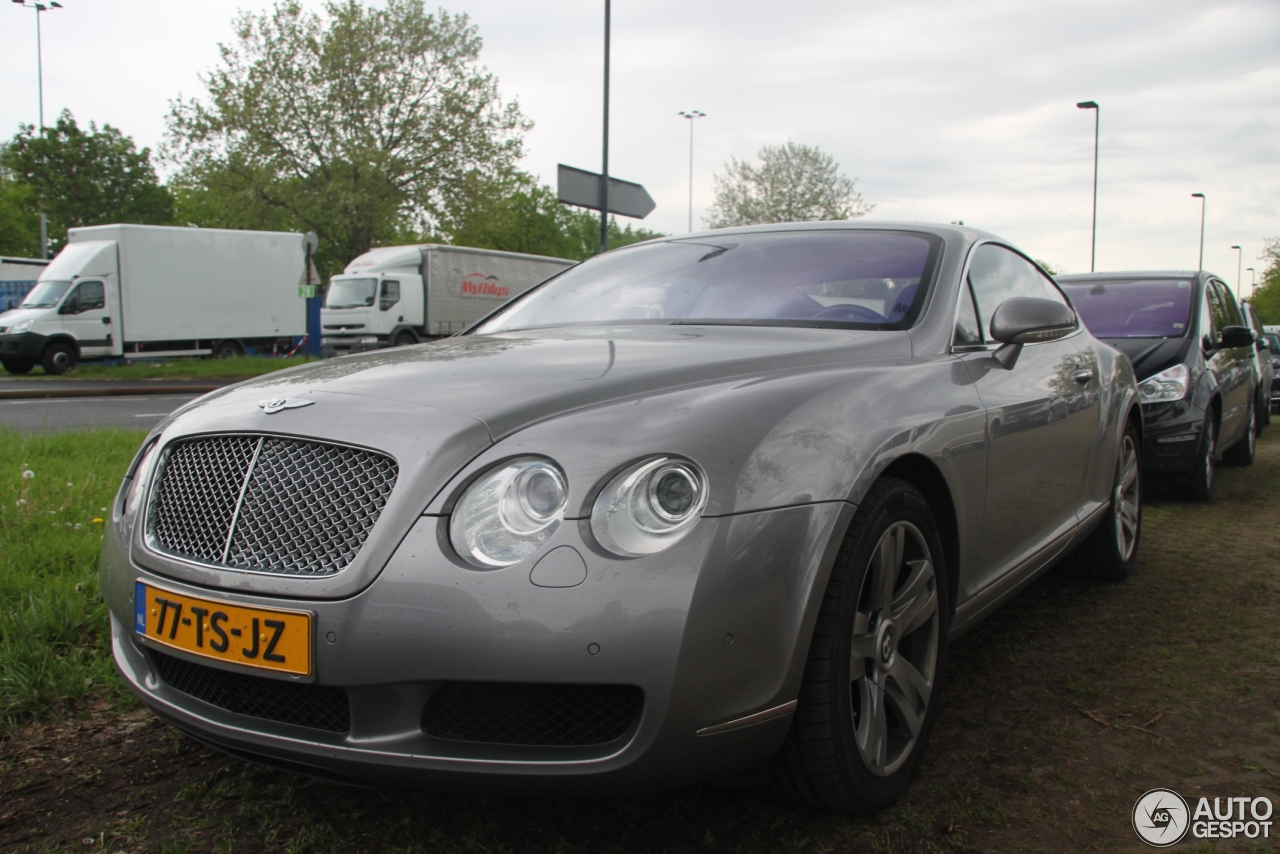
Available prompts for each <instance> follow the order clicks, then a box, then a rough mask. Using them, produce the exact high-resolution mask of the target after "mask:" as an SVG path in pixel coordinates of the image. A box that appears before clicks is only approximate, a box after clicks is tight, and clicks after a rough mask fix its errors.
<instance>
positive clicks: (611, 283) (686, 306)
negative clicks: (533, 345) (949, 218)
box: [476, 230, 942, 333]
mask: <svg viewBox="0 0 1280 854" xmlns="http://www.w3.org/2000/svg"><path fill="white" fill-rule="evenodd" d="M941 244H942V242H941V240H940V239H939V238H937V237H934V236H932V235H926V234H916V233H906V232H897V231H870V230H867V231H793V232H772V233H763V234H734V235H725V236H724V237H723V238H722V239H721V240H716V239H715V238H714V237H708V238H700V239H689V240H669V241H664V242H662V243H653V244H647V245H643V246H636V247H634V248H629V249H623V250H620V251H618V252H611V253H609V254H607V255H602V256H599V257H597V258H594V259H591V260H589V261H586V262H584V263H582V264H580V265H578V266H577V267H573V268H571V269H570V270H568V271H567V272H565V273H564V274H562V275H560V276H557V277H556V278H554V279H552V280H550V281H549V282H547V283H546V284H545V285H543V286H541V287H539V288H537V289H535V290H533V291H530V292H529V294H528V296H526V297H524V298H522V299H520V300H519V301H518V302H516V303H514V304H512V305H511V307H510V308H507V309H506V310H504V311H502V312H501V313H499V314H497V315H496V316H494V317H493V318H491V319H490V320H488V321H487V322H485V323H484V324H482V325H481V326H480V327H479V328H478V329H477V330H476V331H477V332H479V333H490V332H503V331H507V330H512V329H528V328H532V327H540V326H560V325H564V324H595V323H616V322H626V323H636V322H640V323H688V324H701V323H720V324H743V325H764V326H769V325H772V326H805V327H816V326H822V327H837V328H854V329H904V328H906V327H908V326H910V325H911V324H912V323H913V322H914V321H915V319H916V316H917V315H918V313H919V311H920V306H921V305H923V303H924V291H925V288H922V287H921V284H922V283H924V284H926V285H927V283H928V281H929V277H930V276H931V274H932V271H933V266H934V263H935V261H936V258H937V256H938V251H939V249H940V247H941Z"/></svg>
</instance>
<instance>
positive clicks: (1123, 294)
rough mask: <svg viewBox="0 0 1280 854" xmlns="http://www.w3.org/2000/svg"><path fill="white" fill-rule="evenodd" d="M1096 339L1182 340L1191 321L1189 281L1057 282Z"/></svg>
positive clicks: (1190, 288)
mask: <svg viewBox="0 0 1280 854" xmlns="http://www.w3.org/2000/svg"><path fill="white" fill-rule="evenodd" d="M1058 284H1060V285H1062V289H1063V290H1064V291H1066V292H1067V296H1069V297H1071V302H1072V303H1074V304H1075V307H1076V311H1078V312H1079V313H1080V318H1081V319H1082V320H1083V321H1084V325H1085V326H1087V327H1089V331H1090V332H1092V333H1093V335H1094V337H1095V338H1181V337H1182V336H1184V335H1186V334H1187V324H1188V323H1189V322H1190V318H1191V292H1192V287H1191V282H1190V281H1189V280H1188V279H1128V280H1124V279H1121V280H1110V279H1109V280H1106V281H1093V282H1088V281H1085V282H1082V281H1066V282H1063V281H1059V282H1058Z"/></svg>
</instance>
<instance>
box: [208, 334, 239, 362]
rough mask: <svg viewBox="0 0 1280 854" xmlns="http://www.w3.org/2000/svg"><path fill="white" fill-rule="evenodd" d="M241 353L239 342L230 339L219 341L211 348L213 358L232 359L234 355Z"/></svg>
mask: <svg viewBox="0 0 1280 854" xmlns="http://www.w3.org/2000/svg"><path fill="white" fill-rule="evenodd" d="M243 355H244V348H243V347H241V346H240V342H239V341H235V340H231V339H229V340H227V341H219V342H218V346H216V347H214V348H213V358H215V359H234V358H235V357H236V356H243Z"/></svg>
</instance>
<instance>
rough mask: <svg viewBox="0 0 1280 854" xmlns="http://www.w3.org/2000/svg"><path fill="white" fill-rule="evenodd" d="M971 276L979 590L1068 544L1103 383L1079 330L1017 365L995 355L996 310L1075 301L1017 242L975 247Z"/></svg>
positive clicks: (966, 316) (960, 343) (967, 327)
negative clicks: (978, 407) (980, 425)
mask: <svg viewBox="0 0 1280 854" xmlns="http://www.w3.org/2000/svg"><path fill="white" fill-rule="evenodd" d="M966 284H967V285H968V293H967V294H963V293H962V300H961V307H960V308H961V313H960V316H961V320H960V321H959V322H958V324H957V347H956V351H957V352H962V353H964V355H963V356H961V358H962V359H963V360H964V362H965V365H966V367H967V368H968V370H969V371H970V373H971V374H972V375H973V378H974V385H975V387H976V389H977V392H978V395H979V397H980V398H981V400H982V404H983V406H984V408H985V409H986V413H987V442H988V445H987V448H988V450H987V491H986V500H985V502H984V509H983V528H982V539H983V545H982V548H981V550H980V554H981V555H982V559H981V566H980V567H978V568H977V571H975V572H972V573H968V574H967V576H966V579H965V583H966V585H972V587H971V588H970V589H967V590H965V593H967V594H970V595H972V594H974V593H977V592H978V591H980V590H981V589H983V588H984V587H986V586H987V585H989V584H991V583H993V582H994V581H996V580H997V579H998V578H999V577H1000V576H1002V575H1004V574H1005V573H1007V572H1009V571H1010V570H1012V569H1014V568H1016V567H1018V566H1019V565H1020V564H1022V563H1023V562H1024V561H1026V560H1027V559H1028V558H1029V557H1031V556H1032V555H1034V554H1036V553H1038V552H1041V551H1042V550H1044V549H1045V547H1046V546H1047V545H1049V544H1052V543H1063V544H1065V539H1064V537H1063V535H1065V534H1068V533H1070V532H1071V531H1072V530H1073V529H1074V528H1075V526H1076V524H1077V515H1076V511H1077V509H1078V507H1079V505H1080V500H1081V491H1082V488H1083V484H1084V477H1085V473H1086V471H1087V470H1088V467H1089V463H1090V455H1091V447H1092V445H1093V444H1095V442H1096V434H1097V420H1098V410H1097V407H1098V405H1099V404H1098V396H1097V395H1096V394H1089V392H1090V391H1093V390H1095V389H1094V386H1095V385H1096V382H1097V381H1096V379H1095V377H1094V373H1093V371H1092V369H1091V368H1090V367H1089V360H1088V359H1087V357H1086V356H1085V355H1084V354H1082V353H1081V352H1080V349H1079V347H1078V346H1077V343H1076V340H1075V339H1077V338H1078V337H1079V335H1078V334H1077V335H1072V336H1068V337H1067V338H1063V339H1059V340H1057V341H1047V342H1044V343H1039V344H1027V345H1024V346H1023V347H1022V351H1021V353H1020V354H1019V356H1018V359H1017V361H1016V362H1015V363H1014V365H1013V367H1012V368H1011V369H1006V368H1005V367H1004V366H1003V365H1001V364H1000V363H999V362H998V361H997V360H996V359H995V358H994V357H993V355H992V353H993V352H994V350H995V349H996V348H997V347H998V346H999V345H998V344H997V343H996V342H994V341H993V340H992V339H991V335H990V330H991V318H992V315H994V313H995V310H996V308H998V307H999V305H1000V303H1002V302H1003V301H1004V300H1006V299H1008V298H1009V297H1019V296H1021V297H1038V298H1041V299H1052V300H1057V301H1060V302H1062V303H1063V304H1064V305H1069V303H1068V301H1067V300H1066V298H1065V297H1064V296H1063V295H1062V293H1061V291H1059V290H1058V288H1057V285H1055V284H1054V283H1053V282H1052V280H1050V279H1049V278H1048V277H1046V276H1045V275H1044V274H1043V273H1041V272H1040V271H1039V269H1038V268H1037V267H1036V266H1035V265H1034V264H1032V263H1031V262H1030V261H1028V260H1027V259H1025V258H1023V257H1022V256H1021V255H1019V254H1017V253H1016V252H1014V251H1013V250H1011V249H1008V248H1006V247H1004V246H1000V245H998V244H994V243H986V244H982V245H980V246H978V247H977V248H976V249H975V250H974V251H973V253H972V256H971V258H970V264H969V272H968V275H967V277H966ZM966 297H967V298H968V299H969V300H971V302H969V303H968V304H967V305H966V302H965V298H966ZM965 338H968V339H969V340H968V341H964V340H962V339H965ZM1051 557H1052V554H1049V555H1048V556H1046V557H1045V558H1044V559H1045V560H1048V559H1049V558H1051Z"/></svg>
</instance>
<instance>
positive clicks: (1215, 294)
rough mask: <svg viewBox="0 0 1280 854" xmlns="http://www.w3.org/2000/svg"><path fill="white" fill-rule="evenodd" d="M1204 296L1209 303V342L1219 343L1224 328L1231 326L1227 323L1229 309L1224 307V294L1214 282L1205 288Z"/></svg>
mask: <svg viewBox="0 0 1280 854" xmlns="http://www.w3.org/2000/svg"><path fill="white" fill-rule="evenodd" d="M1204 295H1205V298H1206V299H1207V300H1208V303H1209V321H1210V329H1209V330H1208V333H1209V340H1210V341H1217V340H1218V339H1219V338H1221V337H1222V329H1223V327H1225V326H1230V325H1231V324H1230V323H1229V322H1228V321H1227V308H1226V306H1225V305H1223V301H1222V294H1221V293H1220V292H1219V291H1218V289H1217V288H1216V287H1214V283H1213V282H1209V283H1207V284H1206V285H1205V286H1204Z"/></svg>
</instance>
